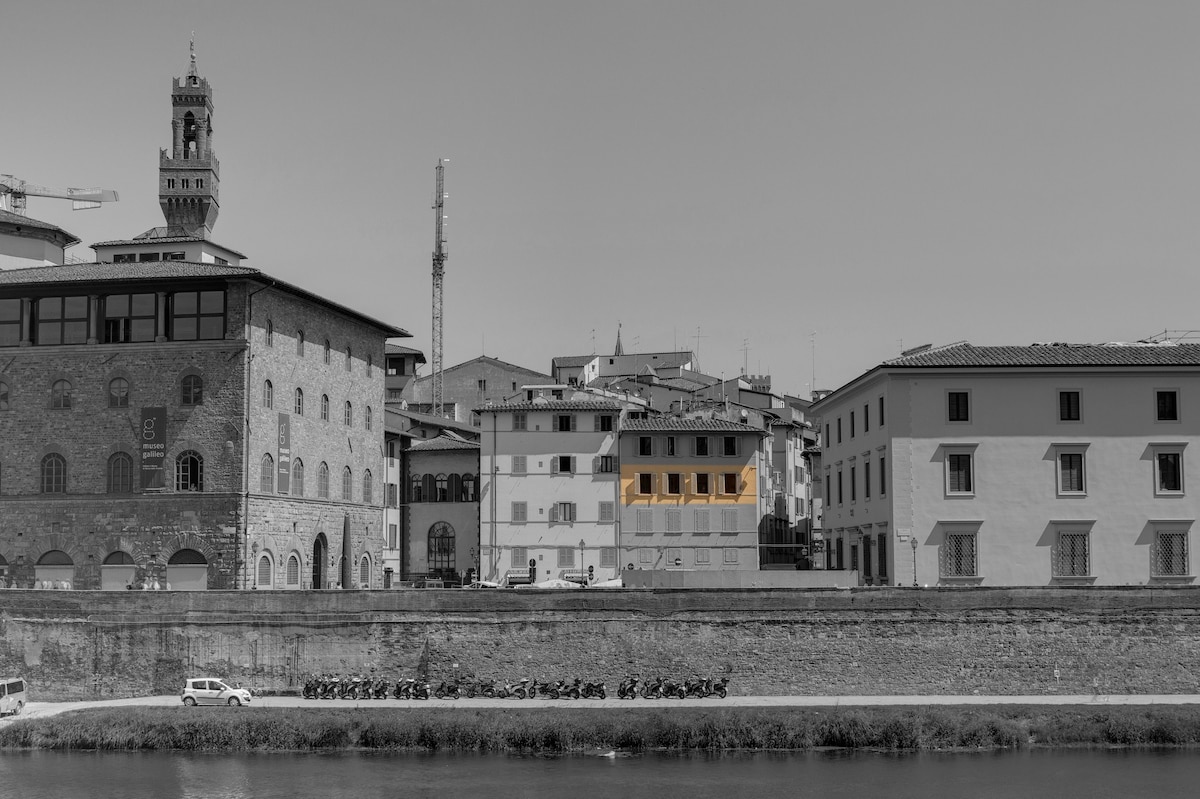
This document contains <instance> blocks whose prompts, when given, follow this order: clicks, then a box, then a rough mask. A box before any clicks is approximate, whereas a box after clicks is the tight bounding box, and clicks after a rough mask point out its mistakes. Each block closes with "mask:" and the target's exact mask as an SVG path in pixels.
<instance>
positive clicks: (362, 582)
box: [358, 555, 371, 588]
mask: <svg viewBox="0 0 1200 799" xmlns="http://www.w3.org/2000/svg"><path fill="white" fill-rule="evenodd" d="M358 587H359V588H370V587H371V556H370V555H363V556H362V560H360V561H359V562H358Z"/></svg>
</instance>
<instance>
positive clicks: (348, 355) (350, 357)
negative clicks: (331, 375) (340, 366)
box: [346, 344, 354, 372]
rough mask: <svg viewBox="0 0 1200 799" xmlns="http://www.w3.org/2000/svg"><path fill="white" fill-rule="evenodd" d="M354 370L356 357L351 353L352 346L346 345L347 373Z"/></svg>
mask: <svg viewBox="0 0 1200 799" xmlns="http://www.w3.org/2000/svg"><path fill="white" fill-rule="evenodd" d="M353 368H354V355H353V354H351V352H350V345H349V344H347V345H346V371H347V372H349V371H351V370H352V369H353Z"/></svg>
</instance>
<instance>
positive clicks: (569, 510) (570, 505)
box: [558, 502, 579, 522]
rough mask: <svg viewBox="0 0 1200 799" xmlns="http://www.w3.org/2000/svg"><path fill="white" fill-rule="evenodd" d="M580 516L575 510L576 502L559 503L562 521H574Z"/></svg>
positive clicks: (559, 514) (559, 517)
mask: <svg viewBox="0 0 1200 799" xmlns="http://www.w3.org/2000/svg"><path fill="white" fill-rule="evenodd" d="M578 517H579V514H578V513H577V512H576V510H575V503H574V502H560V503H558V520H559V521H560V522H573V521H575V520H576V519H577V518H578Z"/></svg>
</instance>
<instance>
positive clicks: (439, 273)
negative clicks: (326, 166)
mask: <svg viewBox="0 0 1200 799" xmlns="http://www.w3.org/2000/svg"><path fill="white" fill-rule="evenodd" d="M449 160H450V159H449V158H439V159H438V164H437V169H436V170H435V176H436V179H435V183H436V188H435V192H434V195H433V212H434V218H433V231H434V236H433V342H432V349H433V415H434V416H443V415H445V407H444V404H445V400H444V396H443V391H442V388H443V384H442V277H443V275H444V273H445V265H446V254H447V253H446V233H445V222H446V213H445V212H446V187H445V178H446V162H447V161H449Z"/></svg>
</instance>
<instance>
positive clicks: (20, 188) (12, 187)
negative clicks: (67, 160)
mask: <svg viewBox="0 0 1200 799" xmlns="http://www.w3.org/2000/svg"><path fill="white" fill-rule="evenodd" d="M27 197H55V198H57V199H60V200H71V201H72V203H73V205H72V208H73V210H75V211H82V210H84V209H86V208H99V207H100V203H115V202H116V201H117V200H118V199H119V198H118V197H117V193H116V192H115V191H113V190H112V189H54V188H50V187H48V186H35V185H34V184H32V183H27V182H25V181H24V180H21V179H20V178H15V177H13V176H12V175H0V210H4V211H11V212H12V213H14V214H19V215H21V216H25V200H26V198H27Z"/></svg>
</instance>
